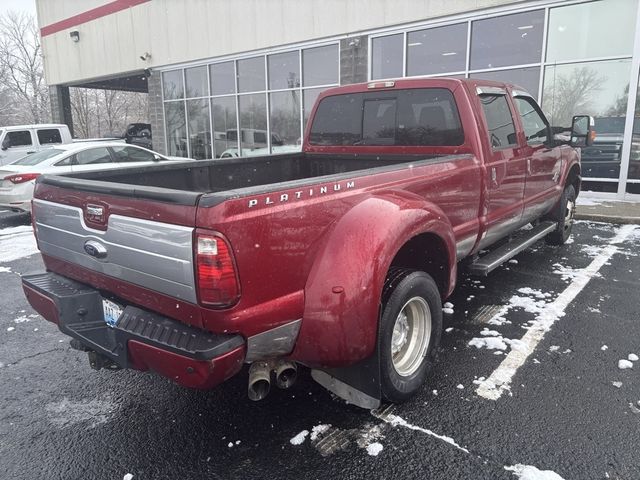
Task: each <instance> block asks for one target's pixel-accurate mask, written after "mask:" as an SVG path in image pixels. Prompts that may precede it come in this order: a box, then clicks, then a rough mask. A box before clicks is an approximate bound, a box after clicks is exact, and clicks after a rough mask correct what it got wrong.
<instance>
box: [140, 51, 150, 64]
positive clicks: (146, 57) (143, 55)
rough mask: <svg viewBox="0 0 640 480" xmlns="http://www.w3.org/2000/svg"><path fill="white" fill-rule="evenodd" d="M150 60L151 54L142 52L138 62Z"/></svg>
mask: <svg viewBox="0 0 640 480" xmlns="http://www.w3.org/2000/svg"><path fill="white" fill-rule="evenodd" d="M150 58H151V54H150V53H149V52H144V53H143V54H142V55H140V60H142V61H143V62H146V61H147V60H149V59H150Z"/></svg>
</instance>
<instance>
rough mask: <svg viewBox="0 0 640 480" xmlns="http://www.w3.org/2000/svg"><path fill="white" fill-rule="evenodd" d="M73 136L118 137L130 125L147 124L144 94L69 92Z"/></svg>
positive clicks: (111, 91) (72, 90)
mask: <svg viewBox="0 0 640 480" xmlns="http://www.w3.org/2000/svg"><path fill="white" fill-rule="evenodd" d="M70 94H71V110H72V112H73V123H74V127H75V134H76V136H78V137H80V138H91V137H103V136H114V135H121V134H122V133H123V132H124V130H125V128H126V126H127V125H128V124H129V123H136V122H142V123H147V122H148V120H147V119H148V117H149V107H148V99H147V94H144V93H136V92H123V91H119V90H97V89H89V88H71V89H70Z"/></svg>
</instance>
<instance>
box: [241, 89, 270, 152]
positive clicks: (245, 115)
mask: <svg viewBox="0 0 640 480" xmlns="http://www.w3.org/2000/svg"><path fill="white" fill-rule="evenodd" d="M238 100H239V106H240V147H241V155H242V156H252V155H267V154H268V153H269V148H268V147H269V144H268V141H267V102H266V98H265V95H264V94H263V93H256V94H253V95H240V97H239V99H238Z"/></svg>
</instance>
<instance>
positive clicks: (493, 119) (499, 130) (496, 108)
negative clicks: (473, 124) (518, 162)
mask: <svg viewBox="0 0 640 480" xmlns="http://www.w3.org/2000/svg"><path fill="white" fill-rule="evenodd" d="M480 103H482V110H483V112H484V118H485V120H486V121H487V129H488V130H489V143H490V145H491V148H492V149H494V150H499V149H501V148H506V147H512V146H514V145H516V144H517V143H518V140H517V138H516V127H515V126H514V124H513V118H512V117H511V110H509V104H508V103H507V98H506V96H505V95H500V94H483V95H481V96H480Z"/></svg>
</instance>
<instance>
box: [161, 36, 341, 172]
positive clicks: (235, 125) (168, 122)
mask: <svg viewBox="0 0 640 480" xmlns="http://www.w3.org/2000/svg"><path fill="white" fill-rule="evenodd" d="M339 52H340V49H339V46H338V44H332V45H324V46H319V47H310V48H306V49H301V50H300V49H295V50H291V51H287V52H283V53H274V54H269V55H267V54H263V55H257V56H254V57H250V58H243V59H239V60H228V61H224V62H220V63H213V64H209V65H203V66H196V67H187V68H183V69H180V70H172V71H168V72H163V73H162V79H163V86H164V88H163V94H164V96H163V100H164V109H165V128H166V137H167V140H166V141H167V153H168V154H169V155H174V156H184V157H186V156H190V157H192V158H195V159H209V158H220V157H233V156H238V155H240V154H241V155H243V156H247V155H266V154H268V153H269V150H270V147H273V148H271V152H272V153H279V152H282V151H288V150H299V148H300V144H301V131H302V128H303V123H302V122H303V119H302V118H301V117H302V100H303V99H304V100H305V102H307V104H308V105H309V109H310V108H311V106H312V105H313V102H314V101H315V99H316V97H317V96H318V94H319V93H320V92H321V91H322V90H324V89H325V88H327V87H329V86H332V85H335V84H337V83H338V81H339V66H340V58H339V57H340V55H339ZM303 61H304V62H305V65H302V64H301V62H303ZM265 67H266V68H265ZM301 68H302V74H303V75H304V77H305V83H306V85H322V87H319V88H304V87H303V86H302V78H300V77H301ZM267 95H269V97H267ZM203 97H206V98H203ZM183 99H186V100H183ZM267 100H268V101H267ZM267 107H269V108H267ZM305 115H306V116H307V117H308V115H309V111H306V113H305ZM238 120H239V121H238ZM268 125H269V128H268ZM242 149H244V151H242Z"/></svg>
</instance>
